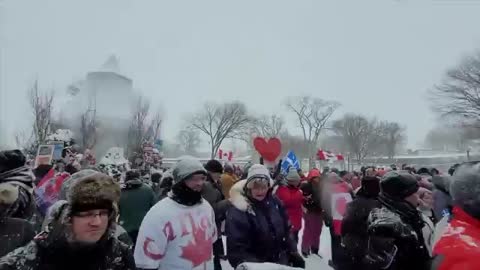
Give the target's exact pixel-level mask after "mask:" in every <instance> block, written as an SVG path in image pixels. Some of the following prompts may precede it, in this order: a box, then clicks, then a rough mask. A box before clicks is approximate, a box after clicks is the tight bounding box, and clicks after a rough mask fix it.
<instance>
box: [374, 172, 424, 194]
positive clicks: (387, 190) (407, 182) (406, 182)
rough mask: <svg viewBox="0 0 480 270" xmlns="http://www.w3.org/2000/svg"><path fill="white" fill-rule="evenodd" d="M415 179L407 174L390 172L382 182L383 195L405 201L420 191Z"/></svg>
mask: <svg viewBox="0 0 480 270" xmlns="http://www.w3.org/2000/svg"><path fill="white" fill-rule="evenodd" d="M419 188H420V186H419V185H418V182H417V180H416V179H415V177H414V176H413V175H411V174H409V173H407V172H402V171H400V172H399V171H390V172H388V173H387V174H385V175H384V176H383V177H382V179H381V180H380V190H381V192H382V193H383V194H385V195H388V196H390V197H393V198H397V199H404V198H406V197H408V196H410V195H412V194H414V193H415V192H417V191H418V189H419Z"/></svg>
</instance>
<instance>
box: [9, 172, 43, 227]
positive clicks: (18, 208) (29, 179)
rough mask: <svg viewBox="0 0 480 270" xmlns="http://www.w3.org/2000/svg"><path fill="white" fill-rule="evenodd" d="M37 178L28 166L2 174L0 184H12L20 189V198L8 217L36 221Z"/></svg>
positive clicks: (13, 205)
mask: <svg viewBox="0 0 480 270" xmlns="http://www.w3.org/2000/svg"><path fill="white" fill-rule="evenodd" d="M34 179H35V176H34V175H33V172H32V171H31V170H30V168H28V167H27V166H21V167H17V168H13V169H11V170H7V171H4V172H2V173H0V184H1V183H10V184H12V185H14V186H16V187H18V192H19V194H18V198H17V200H16V201H15V202H14V203H13V204H12V206H11V207H10V208H9V210H8V213H7V215H8V216H10V217H14V218H20V219H26V220H32V221H34V219H35V215H36V214H37V212H36V206H35V199H34V197H33V186H34V185H33V182H34Z"/></svg>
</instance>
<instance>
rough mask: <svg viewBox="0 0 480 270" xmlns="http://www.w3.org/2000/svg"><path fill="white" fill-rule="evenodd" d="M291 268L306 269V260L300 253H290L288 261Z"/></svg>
mask: <svg viewBox="0 0 480 270" xmlns="http://www.w3.org/2000/svg"><path fill="white" fill-rule="evenodd" d="M288 262H289V264H290V266H292V267H297V268H302V269H305V260H304V259H303V257H302V256H301V255H300V254H299V253H298V252H293V253H290V258H289V259H288Z"/></svg>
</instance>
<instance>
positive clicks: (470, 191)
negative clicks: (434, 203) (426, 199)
mask: <svg viewBox="0 0 480 270" xmlns="http://www.w3.org/2000/svg"><path fill="white" fill-rule="evenodd" d="M479 190H480V165H479V164H474V165H472V164H465V165H460V166H459V167H457V168H456V170H455V172H454V173H453V176H452V181H451V184H450V194H451V196H452V199H453V210H452V220H451V221H450V223H449V224H445V226H444V227H443V228H441V229H440V230H438V232H439V234H440V235H441V237H440V240H439V241H438V242H437V243H436V244H435V247H434V249H433V255H434V259H433V263H432V268H431V269H432V270H461V269H480V261H479V259H478V258H479V256H480V196H479Z"/></svg>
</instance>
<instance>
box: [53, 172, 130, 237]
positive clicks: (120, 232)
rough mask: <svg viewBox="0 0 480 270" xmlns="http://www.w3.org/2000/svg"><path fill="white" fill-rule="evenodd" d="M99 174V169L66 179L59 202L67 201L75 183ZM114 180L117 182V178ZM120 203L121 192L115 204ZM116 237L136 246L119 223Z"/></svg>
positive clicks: (116, 225)
mask: <svg viewBox="0 0 480 270" xmlns="http://www.w3.org/2000/svg"><path fill="white" fill-rule="evenodd" d="M97 173H99V171H98V169H85V170H81V171H79V172H77V173H74V174H72V175H71V176H70V178H68V179H65V181H64V182H63V184H62V188H61V189H60V194H59V200H67V193H68V191H69V189H70V187H71V186H72V185H74V184H75V183H77V182H78V181H80V180H82V179H84V178H86V177H90V176H93V175H96V174H97ZM113 179H114V180H115V178H113ZM115 183H118V181H116V180H115ZM119 203H120V191H119V192H118V193H117V194H116V196H115V204H116V205H118V204H119ZM117 214H118V213H117ZM117 218H118V217H117ZM44 223H45V222H44ZM114 237H115V238H117V239H118V240H120V241H121V242H122V243H124V244H126V245H128V246H133V244H134V243H133V241H132V239H131V238H130V236H129V235H128V233H127V231H126V230H125V229H124V228H123V227H122V226H121V225H119V224H118V223H115V233H114Z"/></svg>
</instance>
